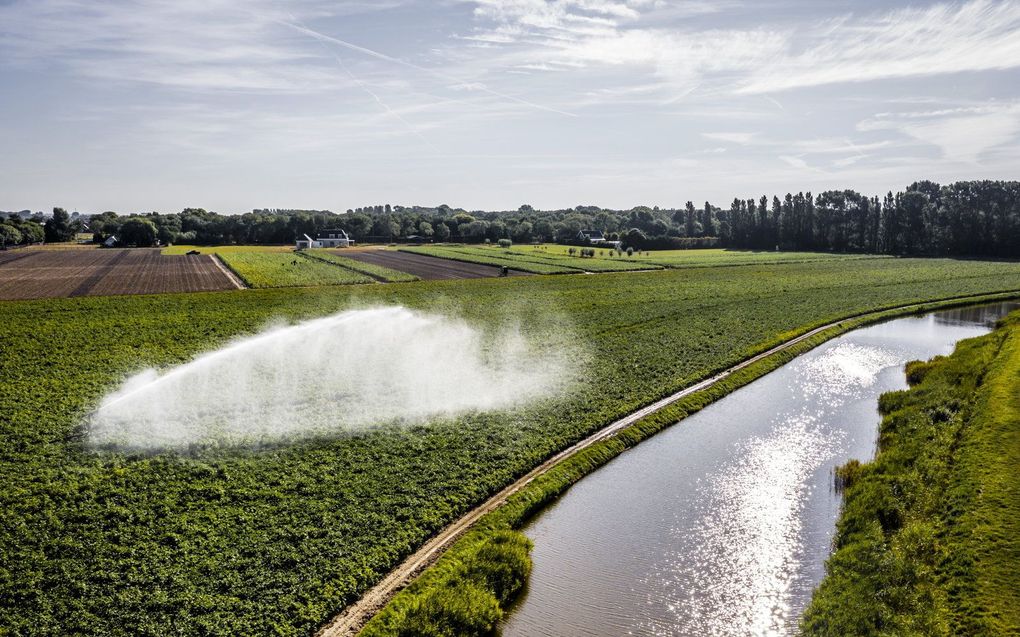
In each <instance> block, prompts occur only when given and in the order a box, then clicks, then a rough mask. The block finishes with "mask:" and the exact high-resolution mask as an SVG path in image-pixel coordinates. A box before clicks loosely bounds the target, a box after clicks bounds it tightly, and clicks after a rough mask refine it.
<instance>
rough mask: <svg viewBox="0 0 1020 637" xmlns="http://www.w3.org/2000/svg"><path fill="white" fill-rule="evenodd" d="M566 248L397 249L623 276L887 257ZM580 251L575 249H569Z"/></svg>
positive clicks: (498, 263)
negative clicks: (589, 252)
mask: <svg viewBox="0 0 1020 637" xmlns="http://www.w3.org/2000/svg"><path fill="white" fill-rule="evenodd" d="M571 248H572V247H571V246H565V245H557V244H541V245H515V246H512V247H511V248H509V249H503V248H500V247H498V246H477V245H474V246H464V245H452V244H451V245H436V246H424V247H411V248H401V249H402V250H406V251H407V252H419V253H421V254H429V255H431V256H437V257H442V258H445V259H454V260H458V261H469V262H472V263H484V264H488V265H496V266H502V265H505V266H507V267H511V268H516V269H518V270H525V271H527V272H536V273H538V274H571V273H576V272H583V271H587V272H623V271H627V270H656V269H659V268H705V267H713V266H727V265H765V264H784V263H808V262H816V261H836V260H838V261H847V260H856V259H880V258H889V257H886V256H882V255H870V254H832V253H824V252H755V251H751V250H724V249H721V248H720V249H705V250H651V251H641V252H636V253H634V254H632V255H628V254H627V253H626V252H624V253H623V254H617V253H616V252H615V251H613V250H610V249H608V248H598V247H595V248H593V249H594V250H595V257H594V258H592V257H584V258H582V257H580V256H571V255H570V253H569V251H570V250H571ZM573 249H574V250H580V248H576V247H574V248H573Z"/></svg>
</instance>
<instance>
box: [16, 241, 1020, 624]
mask: <svg viewBox="0 0 1020 637" xmlns="http://www.w3.org/2000/svg"><path fill="white" fill-rule="evenodd" d="M285 256H287V255H285ZM225 258H229V255H225ZM291 258H293V257H291ZM321 265H322V266H323V267H331V268H336V269H338V270H339V269H340V268H338V267H337V266H332V265H329V264H324V263H323V264H321ZM1018 289H1020V266H1018V265H1016V264H1013V263H985V262H978V261H951V260H922V259H876V260H850V261H821V262H816V263H801V264H788V265H770V266H756V267H750V268H702V269H693V270H686V271H683V272H680V271H673V270H665V271H661V272H649V273H640V274H628V273H622V274H619V275H613V276H571V277H513V278H510V279H473V280H460V281H434V282H430V281H423V282H420V283H416V284H415V285H362V286H337V287H322V288H315V289H311V288H286V289H263V290H247V291H234V292H215V293H203V294H176V295H163V296H135V297H118V298H112V297H106V298H103V297H94V298H75V299H53V300H43V301H19V302H5V303H0V321H2V322H3V324H4V326H5V329H4V330H2V331H0V350H2V351H3V352H4V356H2V357H0V378H3V379H4V383H3V388H2V390H0V475H3V476H4V480H5V487H4V489H3V490H2V491H0V519H2V520H4V522H5V523H4V524H2V525H0V572H2V573H4V577H3V578H0V598H2V599H4V600H5V603H4V604H0V626H2V627H4V628H5V629H7V630H8V631H9V632H11V633H12V634H24V635H43V634H54V633H60V632H74V633H76V634H94V635H99V634H125V633H130V634H140V635H162V634H170V633H185V634H196V633H201V634H211V635H236V634H285V635H301V634H310V633H312V632H314V631H315V629H316V628H317V627H318V626H320V625H321V624H322V623H323V622H324V621H326V620H327V619H328V618H329V617H330V616H332V615H333V614H334V613H335V612H337V611H338V610H339V609H341V608H343V607H344V606H345V605H347V604H349V603H350V602H352V601H353V600H355V599H356V598H357V597H358V596H359V594H360V593H361V592H363V591H364V590H366V589H367V588H368V587H369V586H371V585H372V584H373V583H375V582H376V581H377V580H378V579H379V577H381V575H382V574H384V573H386V572H387V571H388V570H389V569H390V568H392V567H393V566H394V565H395V564H396V563H398V562H399V561H400V560H401V559H402V558H403V557H404V556H406V555H408V554H409V553H410V552H411V551H413V550H414V549H415V548H416V547H418V546H419V545H420V544H421V543H422V542H423V541H425V540H426V539H427V538H428V537H430V536H432V535H433V534H435V533H436V532H437V531H438V530H439V529H441V528H442V527H443V526H444V525H445V524H447V523H448V522H449V521H450V520H452V519H454V518H455V517H457V516H458V515H460V514H461V513H463V512H464V511H465V510H467V509H469V508H470V507H472V506H474V505H476V504H478V503H479V502H481V501H483V500H484V499H485V498H487V497H488V496H490V495H491V494H493V493H495V492H496V491H498V490H499V489H500V488H502V487H503V486H505V485H506V484H508V483H509V482H511V481H512V480H514V479H515V478H516V477H518V476H520V475H522V474H523V473H525V472H527V471H528V470H529V469H530V468H532V467H534V466H535V465H536V464H538V463H539V462H541V461H542V460H543V459H545V458H547V457H548V456H549V455H551V454H552V453H554V452H555V451H557V450H559V449H562V448H564V447H566V446H568V445H569V444H571V443H573V442H575V441H577V440H578V439H580V438H582V437H583V436H585V435H586V434H588V433H590V432H592V431H594V430H595V429H597V428H599V427H601V426H604V425H605V424H606V423H608V422H611V421H613V420H615V419H616V418H618V417H620V416H622V415H623V414H626V413H629V412H631V411H633V410H634V409H635V408H637V407H639V406H641V405H644V404H647V403H649V402H651V401H653V400H655V399H657V398H659V397H661V396H663V395H665V394H668V393H672V392H674V391H676V390H678V389H680V388H682V387H684V386H688V385H690V384H691V383H693V382H695V381H696V380H698V379H701V378H704V377H706V376H708V375H710V374H712V373H713V372H715V371H718V370H719V369H721V368H724V367H727V366H729V365H732V364H733V363H735V362H736V361H738V360H741V359H743V358H745V357H746V356H748V355H749V354H752V353H755V352H759V351H762V350H763V349H765V348H767V347H769V346H770V345H773V344H775V343H777V342H779V341H781V340H785V339H786V338H788V337H789V336H790V335H791V334H794V333H797V332H799V331H802V330H804V329H808V328H810V327H812V326H816V325H819V324H822V323H825V322H828V321H830V320H832V319H835V318H838V317H840V316H845V315H848V314H854V313H857V312H861V311H865V310H870V309H875V308H882V307H890V306H894V305H901V304H904V303H908V302H911V301H914V300H917V299H924V298H945V297H953V296H961V295H968V294H977V293H984V292H990V291H999V290H1018ZM380 304H402V305H405V306H408V307H413V308H421V309H429V310H432V311H438V312H443V313H454V314H456V315H458V316H460V317H461V318H463V319H464V320H465V321H468V322H470V323H472V324H474V325H478V326H480V327H481V328H483V329H485V330H491V332H492V334H493V335H494V337H496V338H497V340H496V341H495V342H496V343H499V342H500V341H499V340H498V335H499V334H500V330H501V328H503V327H504V326H507V325H513V326H515V327H519V329H520V330H521V332H522V333H523V335H524V336H525V337H526V338H527V339H528V340H529V341H531V342H534V343H538V344H540V345H541V346H542V347H544V348H548V349H549V350H550V351H560V352H563V353H565V355H566V356H568V357H569V360H570V362H571V369H570V372H571V374H574V375H576V379H575V381H574V382H573V384H571V385H570V387H569V389H568V390H567V391H564V392H562V393H560V394H557V395H555V396H553V397H551V398H549V399H546V400H543V401H540V402H536V403H531V404H527V405H520V406H518V407H516V408H513V409H508V410H505V411H501V412H477V413H470V414H466V415H463V416H460V417H456V418H452V417H451V418H445V419H437V420H433V421H431V422H429V423H426V424H418V425H415V424H411V425H408V426H405V427H396V426H391V425H386V424H384V425H381V426H380V427H378V428H376V429H373V430H370V431H367V432H364V433H362V434H358V435H338V436H319V437H315V438H303V439H293V440H288V441H285V442H280V443H276V444H274V445H270V446H265V447H258V448H248V447H246V448H216V447H211V446H210V447H201V448H194V449H192V450H190V451H189V452H188V453H158V454H150V455H139V454H127V453H122V452H116V451H102V452H97V451H96V450H94V449H92V448H91V447H90V446H89V445H88V443H87V436H86V429H85V426H84V424H83V423H84V421H85V418H86V416H87V414H88V413H89V412H90V411H91V410H93V409H94V408H95V407H96V405H97V404H98V402H99V400H100V399H101V398H102V396H103V395H104V394H105V393H106V392H107V391H109V390H110V389H112V388H114V387H116V386H117V385H118V384H119V383H120V382H121V381H122V379H123V378H124V377H125V376H126V375H128V374H131V373H134V372H137V371H139V370H140V369H144V368H146V367H157V368H166V367H169V366H172V365H175V364H179V363H181V362H184V361H188V360H191V359H192V358H193V357H195V356H196V355H197V354H199V353H201V352H204V351H208V350H210V349H212V348H215V347H217V346H218V345H221V344H224V343H226V342H229V341H230V340H231V339H232V338H235V337H236V336H238V335H240V334H248V333H253V332H255V331H257V330H259V329H260V328H262V327H263V326H265V325H266V324H267V323H269V322H272V321H290V320H300V319H304V318H310V317H314V316H322V315H324V314H328V313H332V312H336V311H340V310H343V309H345V308H350V307H364V306H366V305H380ZM82 343H88V344H89V346H88V347H87V348H85V347H82ZM536 364H537V363H536ZM385 399H386V396H385V395H381V396H380V397H379V400H385ZM337 410H338V414H342V411H343V404H342V403H340V404H338V407H337Z"/></svg>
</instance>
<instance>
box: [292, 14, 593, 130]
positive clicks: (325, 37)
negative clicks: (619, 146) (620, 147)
mask: <svg viewBox="0 0 1020 637" xmlns="http://www.w3.org/2000/svg"><path fill="white" fill-rule="evenodd" d="M276 22H277V23H279V24H281V25H283V26H286V27H290V28H291V29H294V30H295V31H300V32H301V33H304V34H305V35H308V36H311V37H313V38H315V39H317V40H319V41H323V42H331V43H333V44H336V45H338V46H342V47H344V48H346V49H350V50H352V51H357V52H358V53H362V54H364V55H367V56H369V57H374V58H377V59H379V60H385V61H387V62H391V63H393V64H399V65H400V66H406V67H407V68H411V69H414V70H416V71H421V72H422V73H428V74H429V75H432V76H434V77H438V78H440V79H442V80H445V81H447V82H453V83H455V84H458V85H462V86H466V87H468V88H471V89H477V90H479V91H482V92H485V93H488V94H490V95H493V96H495V97H499V98H501V99H504V100H509V101H511V102H517V103H518V104H524V105H525V106H530V107H531V108H537V109H539V110H542V111H548V112H550V113H556V114H558V115H565V116H567V117H577V115H575V114H574V113H568V112H566V111H561V110H558V109H555V108H551V107H549V106H542V105H541V104H536V103H534V102H529V101H528V100H524V99H521V98H519V97H514V96H513V95H507V94H506V93H500V92H499V91H494V90H493V89H491V88H489V87H488V86H486V85H484V84H480V83H471V84H467V83H465V82H464V81H463V80H460V79H457V78H455V77H452V76H449V75H446V74H445V73H440V72H439V71H435V70H433V69H429V68H425V67H424V66H418V65H417V64H413V63H411V62H408V61H406V60H401V59H400V58H395V57H392V56H390V55H386V54H385V53H380V52H378V51H373V50H372V49H366V48H365V47H363V46H358V45H357V44H352V43H350V42H346V41H344V40H341V39H339V38H334V37H333V36H331V35H326V34H325V33H320V32H318V31H316V30H314V29H309V28H308V27H305V26H301V25H299V24H294V23H292V22H286V21H283V20H277V21H276Z"/></svg>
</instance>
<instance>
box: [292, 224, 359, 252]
mask: <svg viewBox="0 0 1020 637" xmlns="http://www.w3.org/2000/svg"><path fill="white" fill-rule="evenodd" d="M302 236H303V237H304V238H303V239H298V240H297V242H296V243H295V244H294V247H295V248H297V249H298V250H304V249H306V248H349V247H350V246H352V245H354V241H353V240H352V239H351V238H350V237H348V236H347V233H346V232H345V231H344V230H343V229H342V228H337V229H335V230H323V231H322V232H320V233H319V236H318V238H316V239H313V238H311V237H309V236H308V235H307V234H306V235H302Z"/></svg>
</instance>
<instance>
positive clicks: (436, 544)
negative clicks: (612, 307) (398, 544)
mask: <svg viewBox="0 0 1020 637" xmlns="http://www.w3.org/2000/svg"><path fill="white" fill-rule="evenodd" d="M990 297H993V298H990ZM1017 297H1020V290H1003V291H998V292H988V293H985V294H977V295H967V296H958V297H948V298H943V299H933V300H929V301H922V302H917V303H909V304H907V305H900V306H893V307H887V308H884V309H877V310H872V311H869V312H863V313H859V314H854V315H851V316H847V317H845V318H842V319H839V320H838V321H833V322H830V323H826V324H825V325H821V326H819V327H816V328H814V329H811V330H809V331H807V332H805V333H803V334H801V335H799V336H795V337H793V338H791V339H789V340H787V341H784V342H782V343H780V344H778V345H775V346H773V347H771V348H769V349H767V350H765V351H763V352H761V353H759V354H755V355H754V356H751V357H750V358H746V359H744V360H743V361H741V362H739V363H736V364H735V365H732V366H730V367H728V368H726V369H724V370H723V371H721V372H718V373H716V374H714V375H713V376H710V377H709V378H706V379H704V380H702V381H700V382H698V383H695V384H694V385H690V386H689V387H686V388H684V389H681V390H679V391H677V392H674V393H672V394H670V395H668V396H666V397H664V398H660V399H659V400H657V401H655V402H653V403H651V404H649V405H646V406H645V407H642V408H640V409H638V410H636V411H633V412H631V413H629V414H627V415H625V416H623V417H622V418H619V419H618V420H615V421H613V422H611V423H609V424H608V425H606V426H605V427H603V428H602V429H599V430H598V431H596V432H594V433H593V434H591V435H589V436H587V437H585V438H583V439H582V440H580V441H578V442H576V443H574V444H573V445H571V446H569V447H567V448H566V449H564V450H562V451H560V452H558V453H556V454H554V455H553V456H551V457H549V458H548V459H546V460H545V461H543V462H542V463H541V464H539V465H538V466H536V467H534V468H533V469H531V470H530V471H528V472H527V473H526V474H524V475H523V476H522V477H520V478H518V479H517V480H515V481H514V482H512V483H510V484H509V485H507V486H506V487H504V488H503V489H501V490H500V491H499V492H497V493H496V494H495V495H493V496H491V497H489V498H488V499H487V500H485V501H484V502H483V503H481V504H480V505H478V506H476V507H474V508H472V509H470V510H469V511H467V512H465V513H464V514H463V515H462V516H460V517H459V518H457V519H456V520H454V521H453V522H451V523H450V524H448V525H447V526H446V527H444V528H443V529H442V530H441V531H439V533H437V534H436V535H434V536H433V537H431V538H430V539H429V540H428V541H426V542H425V543H424V544H422V545H421V547H419V548H418V549H417V550H416V551H414V552H413V553H411V554H410V555H409V556H408V557H406V558H405V559H404V560H403V561H402V562H401V563H400V564H399V565H398V566H397V567H396V568H394V569H393V570H391V571H390V572H389V573H387V574H386V575H385V576H384V577H383V578H382V579H381V580H380V581H379V582H378V583H377V584H376V585H375V586H373V587H371V588H370V589H368V590H367V591H366V592H365V593H364V594H363V595H362V596H361V598H360V599H358V600H357V601H355V602H354V603H352V604H350V605H349V606H347V607H346V608H344V609H343V610H342V611H341V612H340V613H339V614H338V615H336V616H335V617H333V618H332V619H331V620H329V621H328V622H327V623H326V624H325V625H324V626H323V627H322V628H320V629H319V630H318V631H317V632H316V633H315V637H352V636H354V635H357V633H358V632H359V631H360V630H361V629H362V628H363V627H364V625H365V624H366V623H368V621H369V620H370V619H371V618H372V617H373V616H374V615H375V614H376V613H377V612H378V611H380V610H381V609H382V608H383V606H385V605H386V604H387V603H388V602H389V600H390V599H392V598H393V596H394V595H396V594H397V593H398V592H399V591H400V590H402V589H403V588H405V587H406V586H407V585H409V584H410V583H411V582H413V581H414V580H415V579H416V578H417V577H418V576H419V575H420V574H421V573H422V572H423V571H424V570H425V569H427V568H428V567H429V566H431V565H432V564H434V563H435V562H436V560H438V559H439V557H440V556H441V555H442V554H443V553H444V552H445V551H446V549H448V548H449V547H450V546H452V545H453V543H454V542H456V541H457V540H458V539H459V538H460V537H461V536H462V535H463V534H464V533H465V532H466V531H468V530H469V529H470V528H471V527H472V526H474V524H475V523H477V522H478V521H479V520H481V519H482V518H483V517H484V516H485V515H487V514H488V513H491V512H492V511H495V510H496V509H498V508H499V507H500V506H502V505H503V504H504V503H506V501H507V499H508V498H510V497H511V496H513V495H514V494H516V493H517V492H519V491H521V490H522V489H524V488H525V487H526V486H528V485H529V484H531V482H533V481H534V480H535V479H536V478H538V477H539V476H541V475H543V474H545V473H547V472H549V471H550V470H552V469H553V468H554V467H555V466H556V465H558V464H559V463H561V462H563V461H564V460H566V459H568V458H570V457H572V456H574V455H576V454H577V453H578V452H581V451H583V450H585V449H587V448H588V447H591V446H592V445H594V444H596V443H599V442H602V441H604V440H606V439H608V438H612V437H613V436H615V435H616V434H618V433H620V432H621V431H622V430H624V429H626V428H628V427H630V426H631V425H633V424H635V423H636V422H638V421H640V420H641V419H642V418H645V417H647V416H650V415H652V414H654V413H655V412H657V411H660V410H662V409H664V408H666V407H668V406H670V405H672V404H673V403H675V402H678V401H680V400H682V399H684V398H687V397H689V396H690V395H692V394H695V393H697V392H700V391H703V390H705V389H708V388H709V387H712V386H713V385H715V384H717V383H719V382H720V381H722V380H724V379H726V378H728V377H729V376H731V375H733V374H734V373H736V372H739V371H741V370H743V369H745V368H747V367H750V366H751V365H754V364H755V363H758V362H760V361H762V360H764V359H766V358H769V357H770V356H773V355H775V354H779V353H781V352H783V351H785V350H787V349H790V348H792V347H794V346H796V345H798V344H799V343H802V342H804V341H806V340H808V339H811V338H813V337H815V336H818V335H820V334H822V333H823V332H826V331H829V330H832V329H838V328H839V327H841V326H843V325H845V324H848V323H853V322H858V321H863V322H862V323H861V325H860V326H857V327H863V326H864V325H866V324H868V323H869V321H868V318H869V317H873V319H874V321H875V322H880V321H882V320H885V319H891V318H894V317H893V316H890V313H894V314H897V315H909V314H911V313H914V312H925V311H937V310H939V309H948V308H949V307H952V306H959V305H967V301H968V300H969V299H970V300H973V301H974V302H975V303H981V302H982V301H987V302H989V303H994V302H996V301H1006V300H1010V299H1015V298H1017ZM933 305H934V306H936V307H931V306H933ZM838 335H839V334H834V335H833V336H838ZM826 340H828V339H826ZM819 344H820V343H819ZM674 424H675V423H674Z"/></svg>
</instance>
